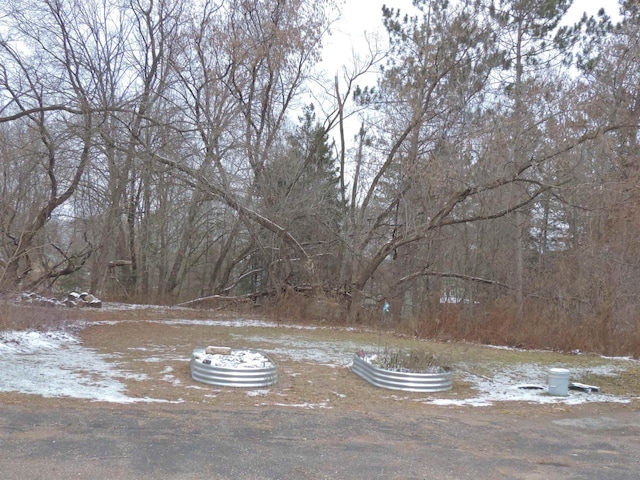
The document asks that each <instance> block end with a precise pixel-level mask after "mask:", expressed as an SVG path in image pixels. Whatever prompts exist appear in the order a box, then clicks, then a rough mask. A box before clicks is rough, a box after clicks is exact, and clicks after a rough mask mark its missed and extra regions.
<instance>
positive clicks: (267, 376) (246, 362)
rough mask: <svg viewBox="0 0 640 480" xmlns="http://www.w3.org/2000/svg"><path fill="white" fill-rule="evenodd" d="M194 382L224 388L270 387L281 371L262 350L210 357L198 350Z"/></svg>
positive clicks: (193, 361) (193, 360)
mask: <svg viewBox="0 0 640 480" xmlns="http://www.w3.org/2000/svg"><path fill="white" fill-rule="evenodd" d="M191 378H192V379H193V380H195V381H197V382H202V383H207V384H209V385H217V386H223V387H250V388H256V387H266V386H269V385H273V384H274V383H276V382H277V381H278V367H277V366H276V363H275V362H274V361H273V360H272V359H271V357H269V355H267V354H266V353H264V352H261V351H258V350H234V351H232V352H231V354H230V355H219V354H214V355H210V354H207V353H205V349H204V348H196V349H195V350H194V351H193V353H192V354H191Z"/></svg>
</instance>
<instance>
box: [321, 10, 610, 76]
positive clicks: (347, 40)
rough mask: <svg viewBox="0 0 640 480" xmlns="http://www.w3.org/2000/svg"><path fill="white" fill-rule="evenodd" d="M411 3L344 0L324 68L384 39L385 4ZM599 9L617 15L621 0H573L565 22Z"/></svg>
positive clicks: (345, 59)
mask: <svg viewBox="0 0 640 480" xmlns="http://www.w3.org/2000/svg"><path fill="white" fill-rule="evenodd" d="M411 3H412V2H411V0H345V2H344V5H343V7H342V12H343V14H342V18H341V19H340V20H339V21H338V22H337V23H336V24H335V25H334V27H333V28H332V35H331V37H330V38H329V41H328V42H327V44H326V46H325V49H324V52H325V53H324V55H323V60H324V61H323V64H324V65H325V66H326V67H325V68H326V69H327V70H334V69H337V68H339V67H340V66H341V65H345V64H347V65H348V64H350V63H351V62H350V60H351V58H352V55H351V52H352V51H355V52H363V51H366V48H367V42H366V40H365V38H366V36H369V37H371V35H374V34H375V33H376V32H378V34H379V35H380V38H381V40H383V41H384V39H385V35H384V33H383V32H382V6H383V5H387V6H390V7H393V8H400V9H401V10H403V11H409V10H410V9H411ZM600 8H605V10H607V13H608V14H609V15H612V16H615V14H617V12H618V3H617V2H613V1H612V0H574V2H573V6H572V7H571V9H570V11H569V13H568V14H567V15H568V16H567V19H566V22H567V23H573V22H576V21H578V20H579V19H580V17H582V14H583V13H584V12H586V13H587V14H588V15H595V14H596V13H597V12H598V10H599V9H600ZM328 73H330V72H328Z"/></svg>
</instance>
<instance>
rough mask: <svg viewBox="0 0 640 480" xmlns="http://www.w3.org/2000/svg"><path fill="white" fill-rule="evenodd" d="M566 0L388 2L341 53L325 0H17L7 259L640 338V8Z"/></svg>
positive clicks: (4, 12) (7, 28) (4, 197)
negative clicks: (365, 37) (333, 65)
mask: <svg viewBox="0 0 640 480" xmlns="http://www.w3.org/2000/svg"><path fill="white" fill-rule="evenodd" d="M570 5H571V1H570V0H552V1H549V0H477V1H473V2H456V1H451V2H440V1H438V2H436V1H428V0H423V1H420V2H416V7H415V8H414V9H413V10H412V11H409V12H404V11H402V12H401V11H398V10H394V9H390V8H386V7H385V8H384V9H383V11H382V12H381V24H382V25H383V26H384V28H385V30H386V32H387V34H388V39H389V42H388V46H387V47H388V48H385V49H381V48H376V47H374V45H373V44H372V46H371V49H370V50H369V51H367V52H364V53H363V52H360V56H359V57H357V58H355V59H354V61H353V63H352V64H351V65H345V66H343V67H340V68H339V71H338V72H337V75H336V74H335V72H329V75H325V74H324V73H323V72H320V71H319V70H318V64H319V61H320V59H321V56H322V52H323V50H322V47H323V42H325V41H326V40H327V38H328V35H329V33H330V28H331V25H332V22H333V21H334V20H335V18H336V15H337V7H336V5H335V4H334V3H333V2H332V1H330V0H286V1H285V0H230V1H224V2H223V1H204V2H196V3H194V2H188V1H186V0H90V1H85V0H83V1H80V0H27V1H24V0H22V1H13V0H9V1H8V2H5V4H3V6H0V169H1V183H0V242H1V243H0V285H1V286H2V289H3V290H4V291H15V290H19V289H23V290H31V289H52V288H53V289H55V288H60V289H73V288H76V287H78V288H82V289H86V290H90V291H92V292H95V293H97V294H100V296H101V297H102V298H119V299H128V300H136V301H148V302H162V303H178V302H182V301H188V300H192V299H194V298H196V297H206V296H213V295H219V296H225V297H247V298H250V299H253V300H255V301H258V300H259V301H265V299H268V301H270V302H273V303H274V304H280V305H283V306H284V305H288V307H287V308H289V307H291V305H292V302H291V301H290V299H291V298H292V297H293V298H295V299H296V300H295V302H293V303H294V304H296V305H298V306H300V312H299V313H300V314H308V315H311V316H320V317H330V316H331V315H336V313H335V312H339V314H340V316H342V318H344V319H346V320H347V321H351V322H355V321H368V320H370V319H372V318H373V319H381V316H382V305H383V304H384V303H385V302H388V305H389V312H388V315H385V319H386V320H385V321H387V322H392V323H394V324H396V325H403V326H405V327H407V328H409V329H410V330H411V333H413V334H417V335H430V336H450V337H456V338H467V339H476V340H481V341H494V342H504V343H510V344H527V345H536V346H552V347H559V348H569V347H571V348H580V349H592V350H598V351H602V352H614V351H615V352H617V353H635V354H638V353H640V310H639V308H640V264H639V262H638V258H640V255H639V254H640V201H639V200H640V198H639V197H640V193H639V190H638V185H639V178H638V175H639V170H638V167H639V165H640V163H639V158H638V154H639V148H638V147H639V146H638V128H639V126H640V118H639V116H640V90H639V88H640V87H639V85H640V58H639V56H640V12H638V11H637V9H638V7H637V4H636V2H633V1H622V2H621V3H620V5H619V9H620V12H619V13H620V20H617V21H615V22H613V21H612V20H611V19H610V18H609V17H608V16H607V15H606V14H605V13H604V12H601V13H600V14H599V15H598V16H596V17H594V18H587V17H584V18H583V19H582V21H581V22H580V23H579V24H577V25H567V24H566V22H565V23H563V19H564V18H565V16H566V12H567V10H568V9H569V7H570ZM611 13H613V12H611ZM370 72H375V73H377V81H374V83H369V84H367V83H366V81H365V79H370V78H372V77H371V76H365V74H366V73H370ZM354 125H357V127H355V128H354ZM287 301H289V303H288V304H287ZM318 302H320V304H328V305H329V308H332V309H333V313H332V314H329V313H328V312H327V311H326V308H323V307H318V304H319V303H318ZM314 305H315V308H311V307H313V306H314ZM306 307H309V308H308V309H307V308H306ZM387 316H388V318H386V317H387ZM550 337H551V338H554V339H555V340H554V341H556V342H557V343H558V344H557V345H546V344H545V342H549V338H550Z"/></svg>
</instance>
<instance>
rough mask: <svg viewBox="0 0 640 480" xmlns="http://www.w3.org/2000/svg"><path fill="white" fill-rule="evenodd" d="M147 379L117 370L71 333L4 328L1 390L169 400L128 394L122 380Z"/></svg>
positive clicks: (125, 400)
mask: <svg viewBox="0 0 640 480" xmlns="http://www.w3.org/2000/svg"><path fill="white" fill-rule="evenodd" d="M129 379H134V380H143V379H144V377H143V376H142V375H135V374H132V373H128V372H125V371H121V370H117V368H116V365H114V364H113V363H110V362H107V361H106V357H105V356H104V355H99V354H97V353H96V352H94V351H92V350H90V349H87V348H84V347H83V346H82V345H81V343H80V340H79V339H78V338H77V337H75V336H74V335H71V334H69V333H67V332H62V331H53V332H38V331H24V332H23V331H20V332H14V331H8V332H0V391H3V392H21V393H31V394H35V395H42V396H43V397H72V398H84V399H90V400H96V401H104V402H117V403H132V402H163V401H164V400H157V399H151V398H132V397H129V396H127V395H126V385H125V384H124V383H123V382H122V380H129Z"/></svg>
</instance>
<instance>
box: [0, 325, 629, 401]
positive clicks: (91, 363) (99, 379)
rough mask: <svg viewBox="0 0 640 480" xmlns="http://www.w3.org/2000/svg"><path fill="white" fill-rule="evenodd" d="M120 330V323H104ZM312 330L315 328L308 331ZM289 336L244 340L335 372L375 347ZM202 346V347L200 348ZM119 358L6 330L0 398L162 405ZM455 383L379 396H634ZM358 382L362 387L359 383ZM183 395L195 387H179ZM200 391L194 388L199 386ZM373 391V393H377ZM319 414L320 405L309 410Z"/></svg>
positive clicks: (535, 376)
mask: <svg viewBox="0 0 640 480" xmlns="http://www.w3.org/2000/svg"><path fill="white" fill-rule="evenodd" d="M102 323H103V324H106V325H108V324H115V323H117V322H102ZM162 323H165V324H175V325H182V326H185V327H187V328H188V326H189V325H194V326H195V325H211V326H215V325H220V326H225V327H234V326H236V327H247V326H253V327H257V326H259V327H262V328H270V327H279V328H282V326H278V325H277V324H276V323H272V322H262V321H249V320H234V321H223V320H211V321H208V320H166V321H162ZM304 328H313V327H304ZM290 331H291V334H287V333H284V332H283V333H282V334H280V335H278V337H277V339H274V338H270V337H269V336H267V335H257V334H256V335H253V336H246V335H243V337H242V338H243V341H244V342H250V343H252V344H255V345H256V346H257V347H259V349H260V350H262V351H264V352H265V353H267V354H269V355H272V356H273V357H274V358H282V359H284V358H286V359H290V360H293V361H297V362H303V363H304V362H307V363H314V364H322V365H328V366H332V367H336V368H349V367H350V363H351V359H352V358H353V355H354V353H355V352H357V351H359V350H363V349H364V350H366V349H371V348H374V346H371V345H363V344H359V343H357V342H354V341H351V340H344V341H332V342H328V341H320V340H313V339H302V338H301V336H299V335H295V334H294V330H293V329H292V330H290ZM194 347H195V346H194ZM146 350H148V354H149V356H148V361H149V362H158V363H160V364H161V363H162V362H175V361H176V360H177V359H179V360H184V361H185V362H189V360H190V353H191V352H189V355H186V356H185V357H184V358H181V357H180V358H177V357H176V352H171V351H167V349H166V348H163V347H162V346H158V348H157V349H153V348H149V347H147V348H146ZM112 360H113V358H109V357H108V356H105V355H102V354H99V353H97V352H96V351H94V350H92V349H89V348H86V347H84V346H83V345H82V343H81V340H80V339H79V337H78V336H76V335H74V334H72V333H69V332H67V331H53V332H39V331H21V332H17V331H4V332H0V391H4V392H21V393H29V394H36V395H42V396H44V397H73V398H82V399H90V400H95V401H107V402H118V403H130V402H163V401H166V400H163V399H152V398H144V399H140V398H133V397H130V396H128V395H127V391H126V384H125V383H124V381H125V380H144V379H145V378H146V377H144V376H141V375H138V374H134V373H132V372H127V371H126V370H125V369H124V368H122V366H121V365H119V364H118V363H117V362H115V363H114V362H113V361H112ZM625 365H628V366H632V365H634V366H635V365H637V363H636V361H634V360H631V359H615V362H612V363H611V364H610V365H605V366H600V367H576V368H571V377H572V378H571V381H572V382H573V381H574V379H579V378H580V377H582V376H585V375H588V374H597V375H616V374H618V373H619V372H621V371H624V370H625V369H626V367H625ZM453 367H454V371H455V372H456V373H455V376H454V385H455V382H456V380H458V381H461V380H464V381H466V382H469V383H470V384H471V385H472V390H473V392H474V393H473V394H472V395H466V396H465V397H464V398H451V396H452V395H453V396H454V397H455V391H454V392H453V393H451V394H450V395H447V396H446V398H434V396H433V395H425V397H424V398H419V399H416V397H415V396H403V395H402V394H396V393H393V392H392V391H385V390H380V395H385V396H387V397H389V398H396V399H398V400H408V399H411V400H412V401H417V402H421V403H428V404H434V405H469V406H486V405H493V404H495V403H496V402H506V401H524V402H531V403H563V404H569V405H574V404H579V403H585V402H623V403H627V402H629V401H630V400H631V398H632V397H621V396H613V395H609V394H607V393H606V392H605V393H599V392H598V393H583V392H574V391H570V392H569V395H568V396H566V397H556V396H550V395H548V394H547V392H546V388H545V387H546V385H547V375H548V367H547V366H542V365H538V364H532V363H522V364H519V365H511V366H504V367H496V368H495V370H494V371H493V373H492V375H491V376H481V375H477V374H474V373H473V372H472V370H473V369H472V368H470V367H469V366H467V365H462V364H461V365H453ZM163 374H165V377H166V379H167V380H171V379H172V378H175V377H173V376H172V371H171V367H170V366H167V367H166V368H165V370H164V371H163ZM354 381H359V380H358V379H357V378H356V377H354ZM173 383H174V385H175V387H176V388H191V387H190V386H184V385H180V382H179V381H177V382H175V381H174V382H173ZM525 385H537V386H541V387H542V389H540V390H535V389H527V388H520V387H522V386H525ZM194 388H195V387H194ZM372 388H373V387H372ZM247 394H248V395H255V396H263V395H265V393H264V390H259V391H258V390H256V391H255V392H253V391H249V392H247ZM307 407H308V408H313V406H307Z"/></svg>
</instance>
